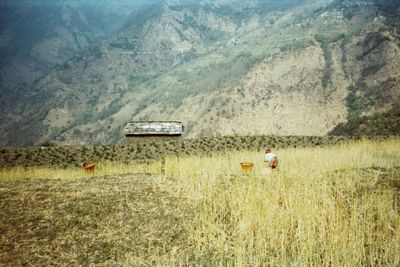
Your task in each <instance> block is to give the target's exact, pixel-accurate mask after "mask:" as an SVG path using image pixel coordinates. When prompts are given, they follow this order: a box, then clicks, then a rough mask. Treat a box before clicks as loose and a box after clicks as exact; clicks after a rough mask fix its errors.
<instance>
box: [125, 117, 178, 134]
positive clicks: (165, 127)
mask: <svg viewBox="0 0 400 267" xmlns="http://www.w3.org/2000/svg"><path fill="white" fill-rule="evenodd" d="M182 133H183V124H182V122H179V121H132V122H129V123H128V124H127V125H126V126H125V129H124V134H125V135H126V136H146V135H149V136H154V135H156V136H157V135H160V136H165V135H167V136H171V135H174V136H176V135H182Z"/></svg>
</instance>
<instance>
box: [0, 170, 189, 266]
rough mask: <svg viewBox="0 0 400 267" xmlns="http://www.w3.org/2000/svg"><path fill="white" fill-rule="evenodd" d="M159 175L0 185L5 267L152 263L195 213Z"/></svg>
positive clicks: (0, 261) (0, 260) (0, 247)
mask: <svg viewBox="0 0 400 267" xmlns="http://www.w3.org/2000/svg"><path fill="white" fill-rule="evenodd" d="M155 178H156V177H150V176H143V175H130V176H118V177H100V178H99V177H96V178H91V179H88V178H85V179H79V180H74V181H63V180H35V181H29V180H25V181H18V182H12V183H7V182H0V188H1V191H0V213H1V216H0V234H1V235H0V236H1V237H0V265H1V266H23V265H32V266H87V265H88V264H102V265H107V266H113V265H115V264H116V263H118V264H123V263H124V262H126V264H128V263H129V265H135V266H139V265H143V264H145V265H154V264H155V262H156V260H158V261H159V260H162V257H163V255H165V254H171V251H172V249H177V248H179V247H174V246H179V244H180V243H182V240H183V239H184V238H185V228H184V223H185V221H186V219H187V218H189V217H190V216H191V213H190V211H189V207H190V206H189V204H188V203H186V202H185V200H184V199H181V198H178V197H176V196H171V195H170V194H168V193H167V192H165V191H163V190H162V189H160V187H158V186H157V183H156V182H155ZM154 257H157V259H155V258H154Z"/></svg>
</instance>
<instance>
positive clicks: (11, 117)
mask: <svg viewBox="0 0 400 267" xmlns="http://www.w3.org/2000/svg"><path fill="white" fill-rule="evenodd" d="M233 2H234V1H233ZM260 2H261V1H260ZM260 2H259V1H252V2H251V3H250V4H248V5H246V6H240V5H232V1H217V2H214V4H211V3H209V2H207V1H201V3H200V4H198V5H189V4H185V3H188V2H186V1H167V2H158V3H156V4H154V5H151V6H148V7H144V8H142V9H140V10H139V11H136V12H133V13H132V14H131V15H129V18H128V19H127V22H125V23H124V26H122V27H121V28H120V29H119V30H118V31H116V32H115V33H114V34H112V35H111V36H110V37H109V38H105V39H104V40H102V41H100V42H99V44H98V45H96V46H91V47H90V48H89V49H88V50H85V51H83V52H80V53H79V55H78V56H75V57H72V58H71V59H69V60H67V61H66V62H64V63H63V64H62V65H59V66H58V67H57V68H56V69H55V70H53V71H51V72H50V73H49V74H48V75H46V76H45V77H44V78H42V79H41V80H39V81H38V82H37V83H36V84H35V85H34V86H33V87H32V90H30V91H29V93H28V94H27V95H26V96H23V97H22V98H20V99H19V100H18V102H17V103H15V105H14V106H12V108H10V109H9V110H7V112H6V113H5V114H6V116H5V117H4V118H3V120H2V122H1V123H2V126H3V127H2V129H1V130H0V136H1V143H2V145H6V146H9V145H32V144H40V143H42V142H45V141H55V142H58V143H62V144H73V143H109V142H118V141H121V140H123V136H122V128H123V126H124V125H125V123H126V122H127V121H129V120H181V121H183V122H184V124H185V125H186V126H187V127H186V129H187V133H186V134H187V135H186V136H187V137H196V136H215V135H236V134H246V135H253V134H275V135H324V134H327V133H328V132H329V131H331V130H333V129H334V128H335V127H336V126H337V125H338V124H340V123H345V122H346V121H347V120H349V119H351V118H352V116H356V117H357V116H362V115H372V114H374V113H376V112H383V111H390V110H391V109H393V108H394V107H395V106H396V105H398V104H399V99H400V98H399V92H400V88H399V77H400V76H399V74H400V73H399V71H398V70H399V69H400V68H399V67H400V66H399V63H398V62H399V60H398V59H399V58H400V48H399V36H398V33H397V32H398V31H397V29H398V25H399V24H398V21H397V20H396V19H393V16H391V13H387V12H388V11H387V10H384V9H383V8H382V7H380V6H379V5H377V4H379V3H374V2H372V1H322V0H321V1H305V2H299V3H297V4H295V5H293V4H292V5H290V4H289V1H287V2H288V3H286V4H285V2H286V1H283V5H282V3H281V5H278V6H276V7H273V6H271V5H267V6H262V5H261V4H260ZM393 5H396V3H393ZM221 6H224V8H221ZM227 6H228V7H229V6H230V7H231V9H229V8H226V7H227ZM385 7H386V6H385ZM392 10H393V11H394V12H397V11H396V10H397V9H396V8H392ZM394 18H395V16H394ZM365 99H367V101H365ZM43 103H45V105H43ZM16 129H18V131H17V132H16Z"/></svg>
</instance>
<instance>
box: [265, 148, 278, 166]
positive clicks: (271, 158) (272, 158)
mask: <svg viewBox="0 0 400 267" xmlns="http://www.w3.org/2000/svg"><path fill="white" fill-rule="evenodd" d="M264 162H266V163H267V168H268V169H270V170H272V171H276V170H278V157H277V156H276V155H275V154H274V153H272V151H271V149H270V148H267V149H266V150H265V158H264Z"/></svg>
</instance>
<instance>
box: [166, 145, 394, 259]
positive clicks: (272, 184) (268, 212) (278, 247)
mask: <svg viewBox="0 0 400 267" xmlns="http://www.w3.org/2000/svg"><path fill="white" fill-rule="evenodd" d="M399 151H400V142H399V140H398V139H392V140H386V141H382V142H373V141H359V142H351V143H344V144H341V145H335V146H327V147H321V148H301V149H295V148H290V149H282V150H277V151H275V152H276V153H277V154H278V155H279V158H280V170H279V172H275V173H270V174H268V175H265V166H264V163H263V154H262V153H260V152H242V153H228V154H221V155H216V156H214V157H187V158H170V159H169V160H167V167H166V169H167V173H169V174H170V175H171V176H172V177H175V179H176V180H175V182H174V186H175V189H176V190H178V191H180V194H181V195H183V196H185V197H187V198H191V199H192V200H193V202H195V203H197V210H196V215H195V217H194V219H193V221H191V222H190V224H189V225H188V229H189V233H190V234H189V236H190V242H189V244H190V246H187V247H186V249H185V248H182V249H183V250H185V252H182V253H183V255H186V256H187V257H188V259H191V261H194V262H196V264H204V265H210V266H215V265H223V266H225V265H228V266H230V265H236V266H265V265H277V266H289V265H290V266H310V265H317V266H360V265H366V266H396V265H398V264H400V215H399V211H400V209H399V206H398V198H399V192H396V189H395V188H393V187H390V186H388V185H385V183H384V182H383V180H384V179H385V177H389V176H390V175H392V176H393V173H394V172H395V170H396V167H399V166H400V165H399V161H400V155H399ZM242 161H250V162H253V163H254V164H255V170H254V172H253V173H252V174H250V175H242V174H241V170H240V167H239V166H240V165H239V164H240V162H242ZM397 170H398V169H397ZM392 176H390V177H392ZM396 177H397V178H399V177H398V173H397V176H396ZM392 178H393V177H392Z"/></svg>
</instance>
